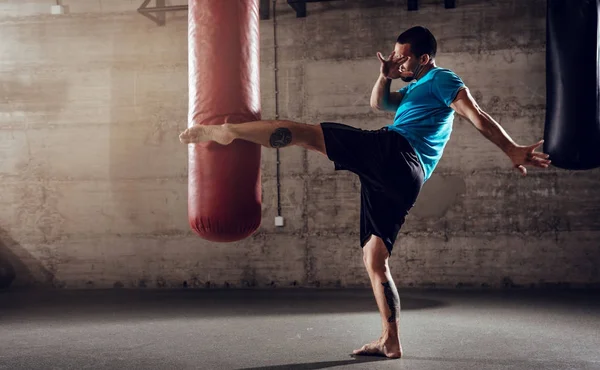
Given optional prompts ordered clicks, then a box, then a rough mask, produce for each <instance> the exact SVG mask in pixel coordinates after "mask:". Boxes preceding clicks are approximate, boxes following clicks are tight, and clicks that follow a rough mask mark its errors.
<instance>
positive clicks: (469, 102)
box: [180, 27, 550, 358]
mask: <svg viewBox="0 0 600 370" xmlns="http://www.w3.org/2000/svg"><path fill="white" fill-rule="evenodd" d="M436 49H437V42H436V40H435V37H434V36H433V35H432V34H431V32H429V30H428V29H426V28H424V27H413V28H410V29H408V30H406V31H405V32H403V33H402V34H401V35H400V36H399V37H398V39H397V42H396V44H395V48H394V52H393V53H392V54H391V55H390V56H389V58H388V59H384V58H383V57H382V55H381V54H380V53H378V54H377V55H378V58H379V60H380V62H381V68H380V75H379V78H378V79H377V81H376V83H375V86H374V87H373V91H372V94H371V106H372V107H373V108H374V109H378V110H383V111H390V112H395V113H396V115H395V118H394V122H393V123H392V124H390V125H389V126H386V127H384V128H382V129H380V130H375V131H367V130H361V129H357V128H354V127H350V126H347V125H342V124H339V123H331V122H324V123H321V124H320V125H309V124H303V123H297V122H292V121H282V120H277V121H258V122H249V123H243V124H223V125H216V126H199V125H198V126H194V127H192V128H189V129H187V130H185V131H184V132H183V133H182V134H181V135H180V140H181V141H182V142H183V143H188V144H189V143H197V142H204V141H215V142H218V143H220V144H223V145H227V144H229V143H231V142H232V141H233V140H235V139H241V140H247V141H251V142H254V143H256V144H260V145H263V146H265V147H268V148H282V147H287V146H291V145H298V146H301V147H304V148H306V149H309V150H313V151H317V152H319V153H322V154H324V155H326V156H328V158H329V159H330V160H331V161H333V163H334V165H335V169H336V170H349V171H352V172H354V173H356V174H357V175H358V176H359V178H360V181H361V215H360V244H361V247H362V249H363V259H364V263H365V266H366V268H367V271H368V274H369V278H370V280H371V287H372V289H373V292H374V295H375V300H376V302H377V305H378V308H379V312H380V314H381V320H382V326H383V333H382V335H381V337H380V338H379V339H378V340H376V341H374V342H372V343H370V344H366V345H364V346H363V347H362V348H360V349H358V350H355V351H354V354H359V355H383V356H387V357H390V358H399V357H401V356H402V346H401V344H400V336H399V321H400V316H399V314H400V299H399V296H398V291H397V289H396V286H395V284H394V281H393V280H392V276H391V274H390V268H389V264H388V261H389V257H390V255H391V252H392V248H393V245H394V242H395V239H396V236H397V234H398V232H399V230H400V227H401V226H402V224H403V223H404V220H405V217H406V215H407V214H408V211H409V209H410V208H412V206H413V205H414V203H415V201H416V199H417V195H418V194H419V191H420V189H421V186H422V185H423V183H424V182H425V181H427V179H428V178H429V177H430V176H431V174H432V172H433V170H434V169H435V167H436V165H437V163H438V162H439V160H440V158H441V156H442V152H443V150H444V147H445V145H446V143H447V142H448V140H449V138H450V132H451V130H452V122H453V120H454V112H456V113H457V114H458V115H459V116H461V117H464V118H466V119H468V120H469V121H470V122H471V123H472V124H473V125H474V126H475V127H476V128H477V130H479V132H481V133H482V134H483V135H484V136H485V137H486V138H487V139H488V140H490V141H491V142H493V143H494V144H496V145H497V146H498V147H499V148H500V149H501V150H502V151H503V152H504V153H505V154H506V155H507V156H508V158H509V159H510V160H511V161H512V163H513V165H514V167H515V168H517V169H519V170H520V171H521V173H522V174H523V175H526V174H527V170H526V168H525V166H526V165H531V166H536V167H541V168H546V167H548V165H549V164H550V161H549V160H548V155H546V154H544V153H539V152H535V149H537V148H538V147H539V146H540V145H542V143H543V141H540V142H538V143H536V144H534V145H529V146H522V145H517V144H516V143H515V142H513V141H512V139H511V138H510V137H509V136H508V135H507V133H506V132H505V131H504V130H503V129H502V127H501V126H500V125H499V124H498V123H496V122H495V121H494V120H493V119H492V117H490V116H489V115H488V114H487V113H485V112H484V111H483V110H481V108H480V107H479V106H478V105H477V103H476V102H475V101H474V99H473V97H472V96H471V94H470V93H469V89H468V88H467V87H466V86H465V85H464V83H463V82H462V80H461V79H460V78H459V77H458V76H457V75H456V74H454V73H453V72H452V71H450V70H448V69H444V68H440V67H437V66H436V64H435V55H436ZM398 78H400V79H402V80H403V81H405V82H410V84H408V85H406V86H405V87H403V88H402V89H400V90H399V91H397V92H390V86H391V82H392V80H394V79H398Z"/></svg>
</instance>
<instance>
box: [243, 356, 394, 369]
mask: <svg viewBox="0 0 600 370" xmlns="http://www.w3.org/2000/svg"><path fill="white" fill-rule="evenodd" d="M350 357H353V358H354V359H353V360H343V361H319V362H305V363H301V364H285V365H275V366H262V367H244V368H239V369H237V370H317V369H329V368H332V367H337V366H346V365H355V364H364V363H368V362H377V361H388V359H387V358H385V357H375V356H350Z"/></svg>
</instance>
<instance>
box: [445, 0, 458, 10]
mask: <svg viewBox="0 0 600 370" xmlns="http://www.w3.org/2000/svg"><path fill="white" fill-rule="evenodd" d="M444 6H445V7H446V9H454V8H456V0H444Z"/></svg>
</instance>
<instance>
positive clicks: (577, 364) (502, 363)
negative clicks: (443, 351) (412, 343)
mask: <svg viewBox="0 0 600 370" xmlns="http://www.w3.org/2000/svg"><path fill="white" fill-rule="evenodd" d="M403 359H404V360H409V361H431V362H438V363H446V364H448V363H463V364H476V365H481V367H482V368H483V367H486V366H488V367H489V366H491V365H495V366H498V367H502V368H511V369H512V368H514V369H538V368H540V366H543V367H542V368H546V366H544V365H547V366H548V368H554V367H556V366H560V367H561V368H563V369H586V368H587V366H592V365H597V363H596V362H589V361H577V360H575V361H568V360H566V361H560V360H555V359H552V360H543V359H522V358H521V359H519V358H512V359H506V360H500V359H489V358H449V357H414V356H405V357H403ZM453 368H455V367H453Z"/></svg>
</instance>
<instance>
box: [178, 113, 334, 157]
mask: <svg viewBox="0 0 600 370" xmlns="http://www.w3.org/2000/svg"><path fill="white" fill-rule="evenodd" d="M179 139H180V140H181V142H182V143H185V144H192V143H200V142H206V141H215V142H217V143H219V144H222V145H228V144H230V143H231V142H232V141H233V140H236V139H240V140H246V141H250V142H253V143H256V144H260V145H262V146H265V147H267V148H283V147H286V146H290V145H298V146H301V147H304V148H306V149H310V150H314V151H317V152H320V153H322V154H326V151H325V139H324V138H323V130H322V129H321V125H308V124H305V123H298V122H293V121H282V120H276V121H255V122H247V123H237V124H230V123H226V124H223V125H195V126H192V127H191V128H188V129H186V130H185V131H184V132H182V133H181V135H179Z"/></svg>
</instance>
